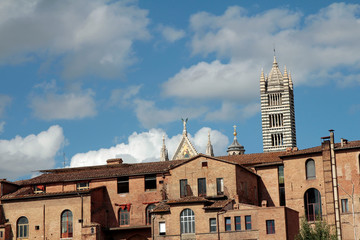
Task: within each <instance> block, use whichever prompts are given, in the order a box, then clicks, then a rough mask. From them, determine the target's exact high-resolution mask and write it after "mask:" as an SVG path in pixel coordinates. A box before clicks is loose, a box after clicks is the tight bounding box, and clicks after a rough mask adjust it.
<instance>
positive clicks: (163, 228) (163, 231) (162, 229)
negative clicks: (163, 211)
mask: <svg viewBox="0 0 360 240" xmlns="http://www.w3.org/2000/svg"><path fill="white" fill-rule="evenodd" d="M159 235H166V225H165V222H159Z"/></svg>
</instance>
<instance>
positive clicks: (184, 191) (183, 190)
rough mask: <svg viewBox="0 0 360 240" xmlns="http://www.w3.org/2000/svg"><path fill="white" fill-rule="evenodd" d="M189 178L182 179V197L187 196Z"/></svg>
mask: <svg viewBox="0 0 360 240" xmlns="http://www.w3.org/2000/svg"><path fill="white" fill-rule="evenodd" d="M186 186H187V179H181V180H180V197H181V198H182V197H186Z"/></svg>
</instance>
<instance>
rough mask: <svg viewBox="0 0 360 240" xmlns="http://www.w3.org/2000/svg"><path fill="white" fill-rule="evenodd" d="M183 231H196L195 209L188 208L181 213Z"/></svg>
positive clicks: (181, 228)
mask: <svg viewBox="0 0 360 240" xmlns="http://www.w3.org/2000/svg"><path fill="white" fill-rule="evenodd" d="M180 231H181V233H195V214H194V212H193V210H191V209H189V208H187V209H184V210H183V211H182V212H181V213H180Z"/></svg>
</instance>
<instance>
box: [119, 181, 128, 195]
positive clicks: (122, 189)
mask: <svg viewBox="0 0 360 240" xmlns="http://www.w3.org/2000/svg"><path fill="white" fill-rule="evenodd" d="M117 189H118V190H117V191H118V193H128V192H129V177H119V178H118V179H117Z"/></svg>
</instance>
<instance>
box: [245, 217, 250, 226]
mask: <svg viewBox="0 0 360 240" xmlns="http://www.w3.org/2000/svg"><path fill="white" fill-rule="evenodd" d="M245 229H246V230H251V216H249V215H248V216H245Z"/></svg>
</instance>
